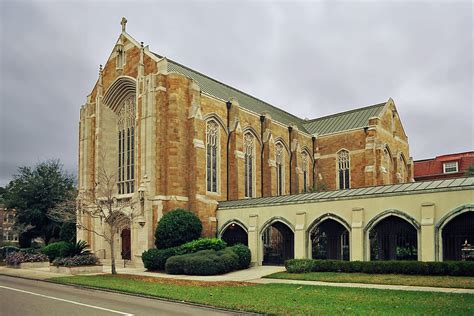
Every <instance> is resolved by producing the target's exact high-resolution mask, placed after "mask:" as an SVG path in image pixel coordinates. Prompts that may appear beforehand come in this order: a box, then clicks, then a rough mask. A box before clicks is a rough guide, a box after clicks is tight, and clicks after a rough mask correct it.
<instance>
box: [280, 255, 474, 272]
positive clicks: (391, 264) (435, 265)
mask: <svg viewBox="0 0 474 316" xmlns="http://www.w3.org/2000/svg"><path fill="white" fill-rule="evenodd" d="M285 267H286V271H288V272H290V273H305V272H361V273H370V274H409V275H453V276H454V275H456V276H474V262H472V261H444V262H421V261H366V262H365V261H364V262H363V261H341V260H312V259H290V260H287V261H286V262H285Z"/></svg>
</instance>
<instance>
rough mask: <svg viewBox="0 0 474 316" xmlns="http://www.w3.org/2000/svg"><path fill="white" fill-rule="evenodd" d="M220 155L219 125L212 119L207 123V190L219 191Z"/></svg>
mask: <svg viewBox="0 0 474 316" xmlns="http://www.w3.org/2000/svg"><path fill="white" fill-rule="evenodd" d="M218 155H219V125H218V124H217V122H216V121H214V120H210V121H208V122H207V125H206V181H207V191H208V192H215V193H217V181H218V177H217V171H218V167H219V166H218V163H219V162H218V158H217V157H218Z"/></svg>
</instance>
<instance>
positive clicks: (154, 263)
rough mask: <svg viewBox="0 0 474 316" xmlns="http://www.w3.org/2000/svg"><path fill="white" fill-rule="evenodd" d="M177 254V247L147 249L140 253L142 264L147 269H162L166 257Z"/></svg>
mask: <svg viewBox="0 0 474 316" xmlns="http://www.w3.org/2000/svg"><path fill="white" fill-rule="evenodd" d="M176 254H177V248H168V249H154V248H153V249H149V250H146V251H144V252H143V253H142V261H143V265H144V266H145V268H146V269H147V270H148V271H157V270H164V269H165V263H166V260H168V258H170V257H172V256H175V255H176Z"/></svg>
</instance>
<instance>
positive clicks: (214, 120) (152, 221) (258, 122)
mask: <svg viewBox="0 0 474 316" xmlns="http://www.w3.org/2000/svg"><path fill="white" fill-rule="evenodd" d="M125 28H126V20H125V19H122V32H121V34H120V35H119V38H118V39H117V42H116V45H115V47H113V50H112V52H111V54H110V56H109V58H108V60H107V62H106V63H105V66H104V67H103V68H102V67H101V68H100V71H99V77H98V80H97V82H96V84H95V85H94V87H93V89H92V91H91V93H90V94H89V95H88V96H87V102H86V104H84V105H83V106H82V107H81V110H80V123H79V171H78V189H79V198H78V199H79V202H80V201H81V199H82V197H83V196H84V194H85V193H86V192H89V191H90V190H93V189H94V184H95V183H96V182H97V178H98V172H99V170H101V169H102V170H107V171H108V172H109V173H114V174H116V178H117V189H116V190H117V191H116V197H117V200H118V201H119V202H120V201H130V200H132V201H137V202H138V201H140V203H138V204H139V205H140V208H141V216H139V217H138V218H136V221H137V223H135V222H129V223H124V226H123V228H122V229H121V233H120V234H119V235H120V236H121V237H120V239H118V240H117V245H118V246H117V247H118V252H120V248H121V251H122V253H123V252H127V251H128V252H130V251H131V253H132V258H131V259H132V260H136V259H137V257H139V256H140V254H141V253H142V252H143V251H144V250H146V249H148V248H150V247H152V246H153V244H154V241H153V238H154V237H153V235H154V229H155V227H156V223H157V222H158V220H159V219H160V218H161V216H162V215H163V213H165V212H167V211H169V210H172V209H174V208H176V207H183V208H186V209H189V210H192V211H193V212H195V213H196V214H197V215H198V216H199V218H200V219H201V221H202V223H203V228H204V231H203V234H204V235H206V236H215V235H216V228H217V223H216V221H217V220H216V208H217V204H218V201H225V200H237V199H245V198H254V197H266V196H277V195H288V194H296V193H301V192H305V191H310V190H312V189H314V188H315V189H349V188H359V187H365V186H372V185H381V184H393V183H402V182H409V181H413V168H412V159H411V157H410V154H409V145H408V138H407V136H406V134H405V131H404V129H403V126H402V123H401V121H400V117H399V115H398V112H397V109H396V106H395V103H394V101H393V100H392V99H389V100H387V101H386V102H382V103H378V104H375V105H371V106H367V107H363V108H358V109H354V110H351V111H347V112H343V113H338V114H334V115H330V116H326V117H322V118H316V119H312V120H305V119H301V118H299V117H296V116H294V115H292V114H290V113H287V112H285V111H283V110H281V109H279V108H277V107H275V106H272V105H270V104H268V103H266V102H264V101H262V100H259V99H257V98H255V97H253V96H250V95H248V94H246V93H244V92H242V91H239V90H237V89H235V88H232V87H230V86H228V85H226V84H223V83H221V82H219V81H217V80H214V79H212V78H210V77H208V76H206V75H204V74H202V73H199V72H197V71H195V70H192V69H190V68H188V67H186V66H183V65H181V64H179V63H177V62H175V61H173V60H171V59H169V58H166V57H163V56H161V55H158V54H155V53H153V52H151V51H150V50H149V47H148V46H143V43H142V44H140V43H138V42H137V41H136V40H135V39H133V38H132V37H131V36H130V35H129V34H128V33H126V30H125ZM290 93H291V92H290ZM90 225H101V223H93V222H91V223H90ZM78 239H83V240H86V241H88V242H89V244H91V245H92V248H93V249H95V250H98V249H106V248H107V247H106V245H105V244H104V242H103V241H102V240H101V239H100V238H97V237H95V236H94V234H92V233H88V232H86V231H79V232H78ZM124 240H125V242H123V241H124ZM124 243H127V244H124ZM130 248H131V249H130ZM103 257H104V258H107V257H108V254H107V253H106V252H105V251H104V255H103ZM138 261H139V260H137V262H138Z"/></svg>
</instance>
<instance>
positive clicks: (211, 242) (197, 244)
mask: <svg viewBox="0 0 474 316" xmlns="http://www.w3.org/2000/svg"><path fill="white" fill-rule="evenodd" d="M225 247H227V243H226V242H225V241H223V240H222V239H219V238H200V239H196V240H193V241H190V242H187V243H185V244H184V245H181V246H179V247H178V248H179V249H178V253H180V254H187V253H194V252H198V251H201V250H221V249H224V248H225Z"/></svg>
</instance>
